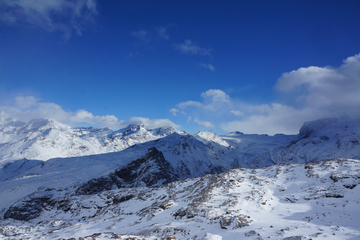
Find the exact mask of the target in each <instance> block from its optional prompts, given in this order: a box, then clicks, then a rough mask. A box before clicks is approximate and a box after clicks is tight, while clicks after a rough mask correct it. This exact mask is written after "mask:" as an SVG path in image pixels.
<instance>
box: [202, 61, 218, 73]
mask: <svg viewBox="0 0 360 240" xmlns="http://www.w3.org/2000/svg"><path fill="white" fill-rule="evenodd" d="M199 65H200V66H202V67H203V68H207V69H209V70H211V71H213V72H214V71H215V67H214V66H213V65H211V64H209V63H208V64H206V63H199Z"/></svg>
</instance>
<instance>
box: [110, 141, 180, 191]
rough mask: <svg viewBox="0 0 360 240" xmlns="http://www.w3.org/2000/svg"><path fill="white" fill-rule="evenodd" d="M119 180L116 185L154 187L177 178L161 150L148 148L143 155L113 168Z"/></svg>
mask: <svg viewBox="0 0 360 240" xmlns="http://www.w3.org/2000/svg"><path fill="white" fill-rule="evenodd" d="M115 176H116V177H117V178H118V179H119V180H120V181H117V186H118V187H119V188H121V187H128V186H129V185H132V186H133V187H140V186H146V187H155V186H160V185H162V184H165V183H169V182H173V181H176V180H178V176H177V175H176V174H175V170H174V168H173V167H172V166H171V165H170V164H169V163H168V162H167V161H166V160H165V158H164V155H163V154H162V152H160V151H158V150H157V149H156V148H155V147H153V148H150V149H149V150H148V153H147V154H145V155H144V156H143V157H141V158H139V159H137V160H135V161H133V162H131V163H129V164H127V165H125V166H123V167H120V168H119V169H117V170H115Z"/></svg>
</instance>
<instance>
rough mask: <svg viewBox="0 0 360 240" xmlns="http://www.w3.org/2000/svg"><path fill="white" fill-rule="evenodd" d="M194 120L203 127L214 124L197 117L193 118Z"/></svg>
mask: <svg viewBox="0 0 360 240" xmlns="http://www.w3.org/2000/svg"><path fill="white" fill-rule="evenodd" d="M194 122H196V123H197V124H199V125H202V126H204V127H207V128H213V127H215V126H214V124H212V123H211V122H209V121H201V120H199V119H198V118H195V119H194Z"/></svg>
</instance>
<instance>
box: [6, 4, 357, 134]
mask: <svg viewBox="0 0 360 240" xmlns="http://www.w3.org/2000/svg"><path fill="white" fill-rule="evenodd" d="M359 12H360V2H359V1H328V0H327V1H304V0H301V1H256V0H255V1H211V0H210V1H209V0H208V1H205V0H201V1H194V0H191V1H190V0H184V1H162V0H157V1H155V0H154V1H153V0H149V1H137V0H132V1H130V0H124V1H95V0H72V1H70V0H48V1H40V0H2V1H1V2H0V112H1V116H3V117H4V116H5V117H12V118H16V119H19V120H23V121H27V120H30V119H31V118H39V117H49V118H53V119H55V120H57V121H60V122H63V123H67V124H70V125H72V126H76V125H77V126H78V125H84V126H85V125H86V126H88V125H94V126H105V125H106V126H108V127H111V128H113V129H118V128H121V127H125V126H126V125H128V124H139V123H143V124H145V125H146V126H147V127H149V128H154V127H159V126H175V127H176V128H178V129H181V130H185V131H187V132H189V133H196V132H198V131H206V130H212V131H213V132H215V133H218V134H223V133H226V132H230V131H242V132H244V133H267V134H275V133H286V134H292V133H297V132H298V130H299V128H300V127H301V125H302V124H303V122H304V121H310V120H315V119H318V118H321V117H326V116H332V115H343V114H346V115H350V116H358V115H360V114H359V113H360V111H359V110H360V108H359V106H360V94H359V93H360V55H359V53H360V14H359Z"/></svg>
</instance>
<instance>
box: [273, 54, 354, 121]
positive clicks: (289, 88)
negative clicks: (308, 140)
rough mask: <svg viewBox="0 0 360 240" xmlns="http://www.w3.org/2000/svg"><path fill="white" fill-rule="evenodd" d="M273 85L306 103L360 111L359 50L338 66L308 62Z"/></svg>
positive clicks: (334, 111)
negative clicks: (323, 65)
mask: <svg viewBox="0 0 360 240" xmlns="http://www.w3.org/2000/svg"><path fill="white" fill-rule="evenodd" d="M275 87H276V89H277V90H279V91H280V92H282V93H284V94H290V95H291V97H292V98H294V99H296V100H297V102H299V103H301V104H303V105H304V106H305V107H312V108H317V109H322V110H326V111H328V112H329V114H339V113H346V114H349V115H359V114H360V112H359V111H360V109H359V106H360V94H359V93H360V54H357V55H355V56H353V57H349V58H347V59H346V60H344V63H343V65H341V66H340V67H339V68H330V67H324V68H321V67H314V66H311V67H308V68H300V69H298V70H294V71H292V72H290V73H285V74H283V75H282V77H281V78H280V79H279V80H278V82H277V84H276V85H275Z"/></svg>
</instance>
